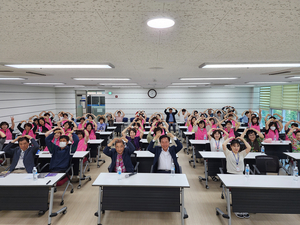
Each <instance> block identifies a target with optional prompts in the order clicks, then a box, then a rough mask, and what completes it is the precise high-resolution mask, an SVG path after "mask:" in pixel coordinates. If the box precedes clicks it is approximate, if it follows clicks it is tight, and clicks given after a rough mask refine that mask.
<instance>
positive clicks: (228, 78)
mask: <svg viewBox="0 0 300 225" xmlns="http://www.w3.org/2000/svg"><path fill="white" fill-rule="evenodd" d="M235 79H238V77H195V78H192V77H191V78H179V80H235Z"/></svg>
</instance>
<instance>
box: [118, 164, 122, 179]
mask: <svg viewBox="0 0 300 225" xmlns="http://www.w3.org/2000/svg"><path fill="white" fill-rule="evenodd" d="M121 175H122V169H121V166H119V167H118V180H121Z"/></svg>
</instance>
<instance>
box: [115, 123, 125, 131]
mask: <svg viewBox="0 0 300 225" xmlns="http://www.w3.org/2000/svg"><path fill="white" fill-rule="evenodd" d="M123 125H124V122H114V126H116V127H117V128H116V132H120V133H121V132H122V126H123Z"/></svg>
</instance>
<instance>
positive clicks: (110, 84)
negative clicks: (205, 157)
mask: <svg viewBox="0 0 300 225" xmlns="http://www.w3.org/2000/svg"><path fill="white" fill-rule="evenodd" d="M99 85H104V86H112V85H115V86H123V85H137V83H99Z"/></svg>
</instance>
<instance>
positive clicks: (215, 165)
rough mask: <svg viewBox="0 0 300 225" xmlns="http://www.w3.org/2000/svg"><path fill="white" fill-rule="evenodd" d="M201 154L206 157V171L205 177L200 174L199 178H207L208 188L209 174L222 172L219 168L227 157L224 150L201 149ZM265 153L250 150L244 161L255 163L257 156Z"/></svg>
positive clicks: (206, 185)
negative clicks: (209, 150) (208, 150)
mask: <svg viewBox="0 0 300 225" xmlns="http://www.w3.org/2000/svg"><path fill="white" fill-rule="evenodd" d="M199 154H200V155H201V156H202V157H203V159H204V172H205V178H202V177H201V176H199V180H200V181H202V180H205V187H206V189H208V188H209V187H208V176H216V175H217V174H218V173H220V170H219V168H220V167H222V161H221V160H222V159H226V157H225V155H224V152H206V151H199ZM260 155H265V154H263V153H260V152H249V153H248V154H247V156H246V157H245V160H244V163H245V165H246V164H249V166H251V165H253V164H255V157H256V156H260Z"/></svg>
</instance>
